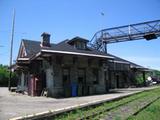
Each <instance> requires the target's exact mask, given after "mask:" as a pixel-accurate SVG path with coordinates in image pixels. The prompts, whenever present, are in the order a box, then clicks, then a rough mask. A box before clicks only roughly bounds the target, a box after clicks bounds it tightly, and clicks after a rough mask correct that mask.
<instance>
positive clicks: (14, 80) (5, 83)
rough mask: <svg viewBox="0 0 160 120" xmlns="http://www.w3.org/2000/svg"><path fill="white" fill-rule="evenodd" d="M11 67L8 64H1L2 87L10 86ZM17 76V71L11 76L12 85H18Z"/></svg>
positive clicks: (0, 83) (0, 85) (0, 80)
mask: <svg viewBox="0 0 160 120" xmlns="http://www.w3.org/2000/svg"><path fill="white" fill-rule="evenodd" d="M9 75H10V74H9V69H8V66H7V65H2V64H0V87H7V86H8V80H9ZM17 80H18V78H17V76H16V74H15V73H12V77H11V86H12V87H15V86H17Z"/></svg>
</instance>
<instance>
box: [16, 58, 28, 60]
mask: <svg viewBox="0 0 160 120" xmlns="http://www.w3.org/2000/svg"><path fill="white" fill-rule="evenodd" d="M17 60H29V58H18V59H17Z"/></svg>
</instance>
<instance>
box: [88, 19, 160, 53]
mask: <svg viewBox="0 0 160 120" xmlns="http://www.w3.org/2000/svg"><path fill="white" fill-rule="evenodd" d="M157 37H160V20H155V21H148V22H143V23H138V24H131V25H126V26H120V27H114V28H108V29H102V30H100V31H98V32H96V33H95V34H94V36H93V38H92V39H91V40H90V42H89V45H90V47H92V48H93V49H96V50H100V51H103V52H106V53H107V44H111V43H117V42H126V41H133V40H141V39H146V40H152V39H156V38H157Z"/></svg>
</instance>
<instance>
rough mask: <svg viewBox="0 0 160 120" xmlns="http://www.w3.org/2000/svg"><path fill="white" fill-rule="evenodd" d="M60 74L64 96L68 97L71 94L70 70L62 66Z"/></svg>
mask: <svg viewBox="0 0 160 120" xmlns="http://www.w3.org/2000/svg"><path fill="white" fill-rule="evenodd" d="M62 74H63V76H62V80H63V81H62V82H63V83H62V84H63V88H64V97H70V96H71V83H70V70H69V69H67V68H64V69H63V73H62Z"/></svg>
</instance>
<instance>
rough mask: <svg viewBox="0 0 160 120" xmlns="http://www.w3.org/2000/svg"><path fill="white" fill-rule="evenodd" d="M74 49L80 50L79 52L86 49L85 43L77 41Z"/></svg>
mask: <svg viewBox="0 0 160 120" xmlns="http://www.w3.org/2000/svg"><path fill="white" fill-rule="evenodd" d="M75 48H77V49H81V50H85V49H86V43H85V42H81V41H77V42H76V43H75Z"/></svg>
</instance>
